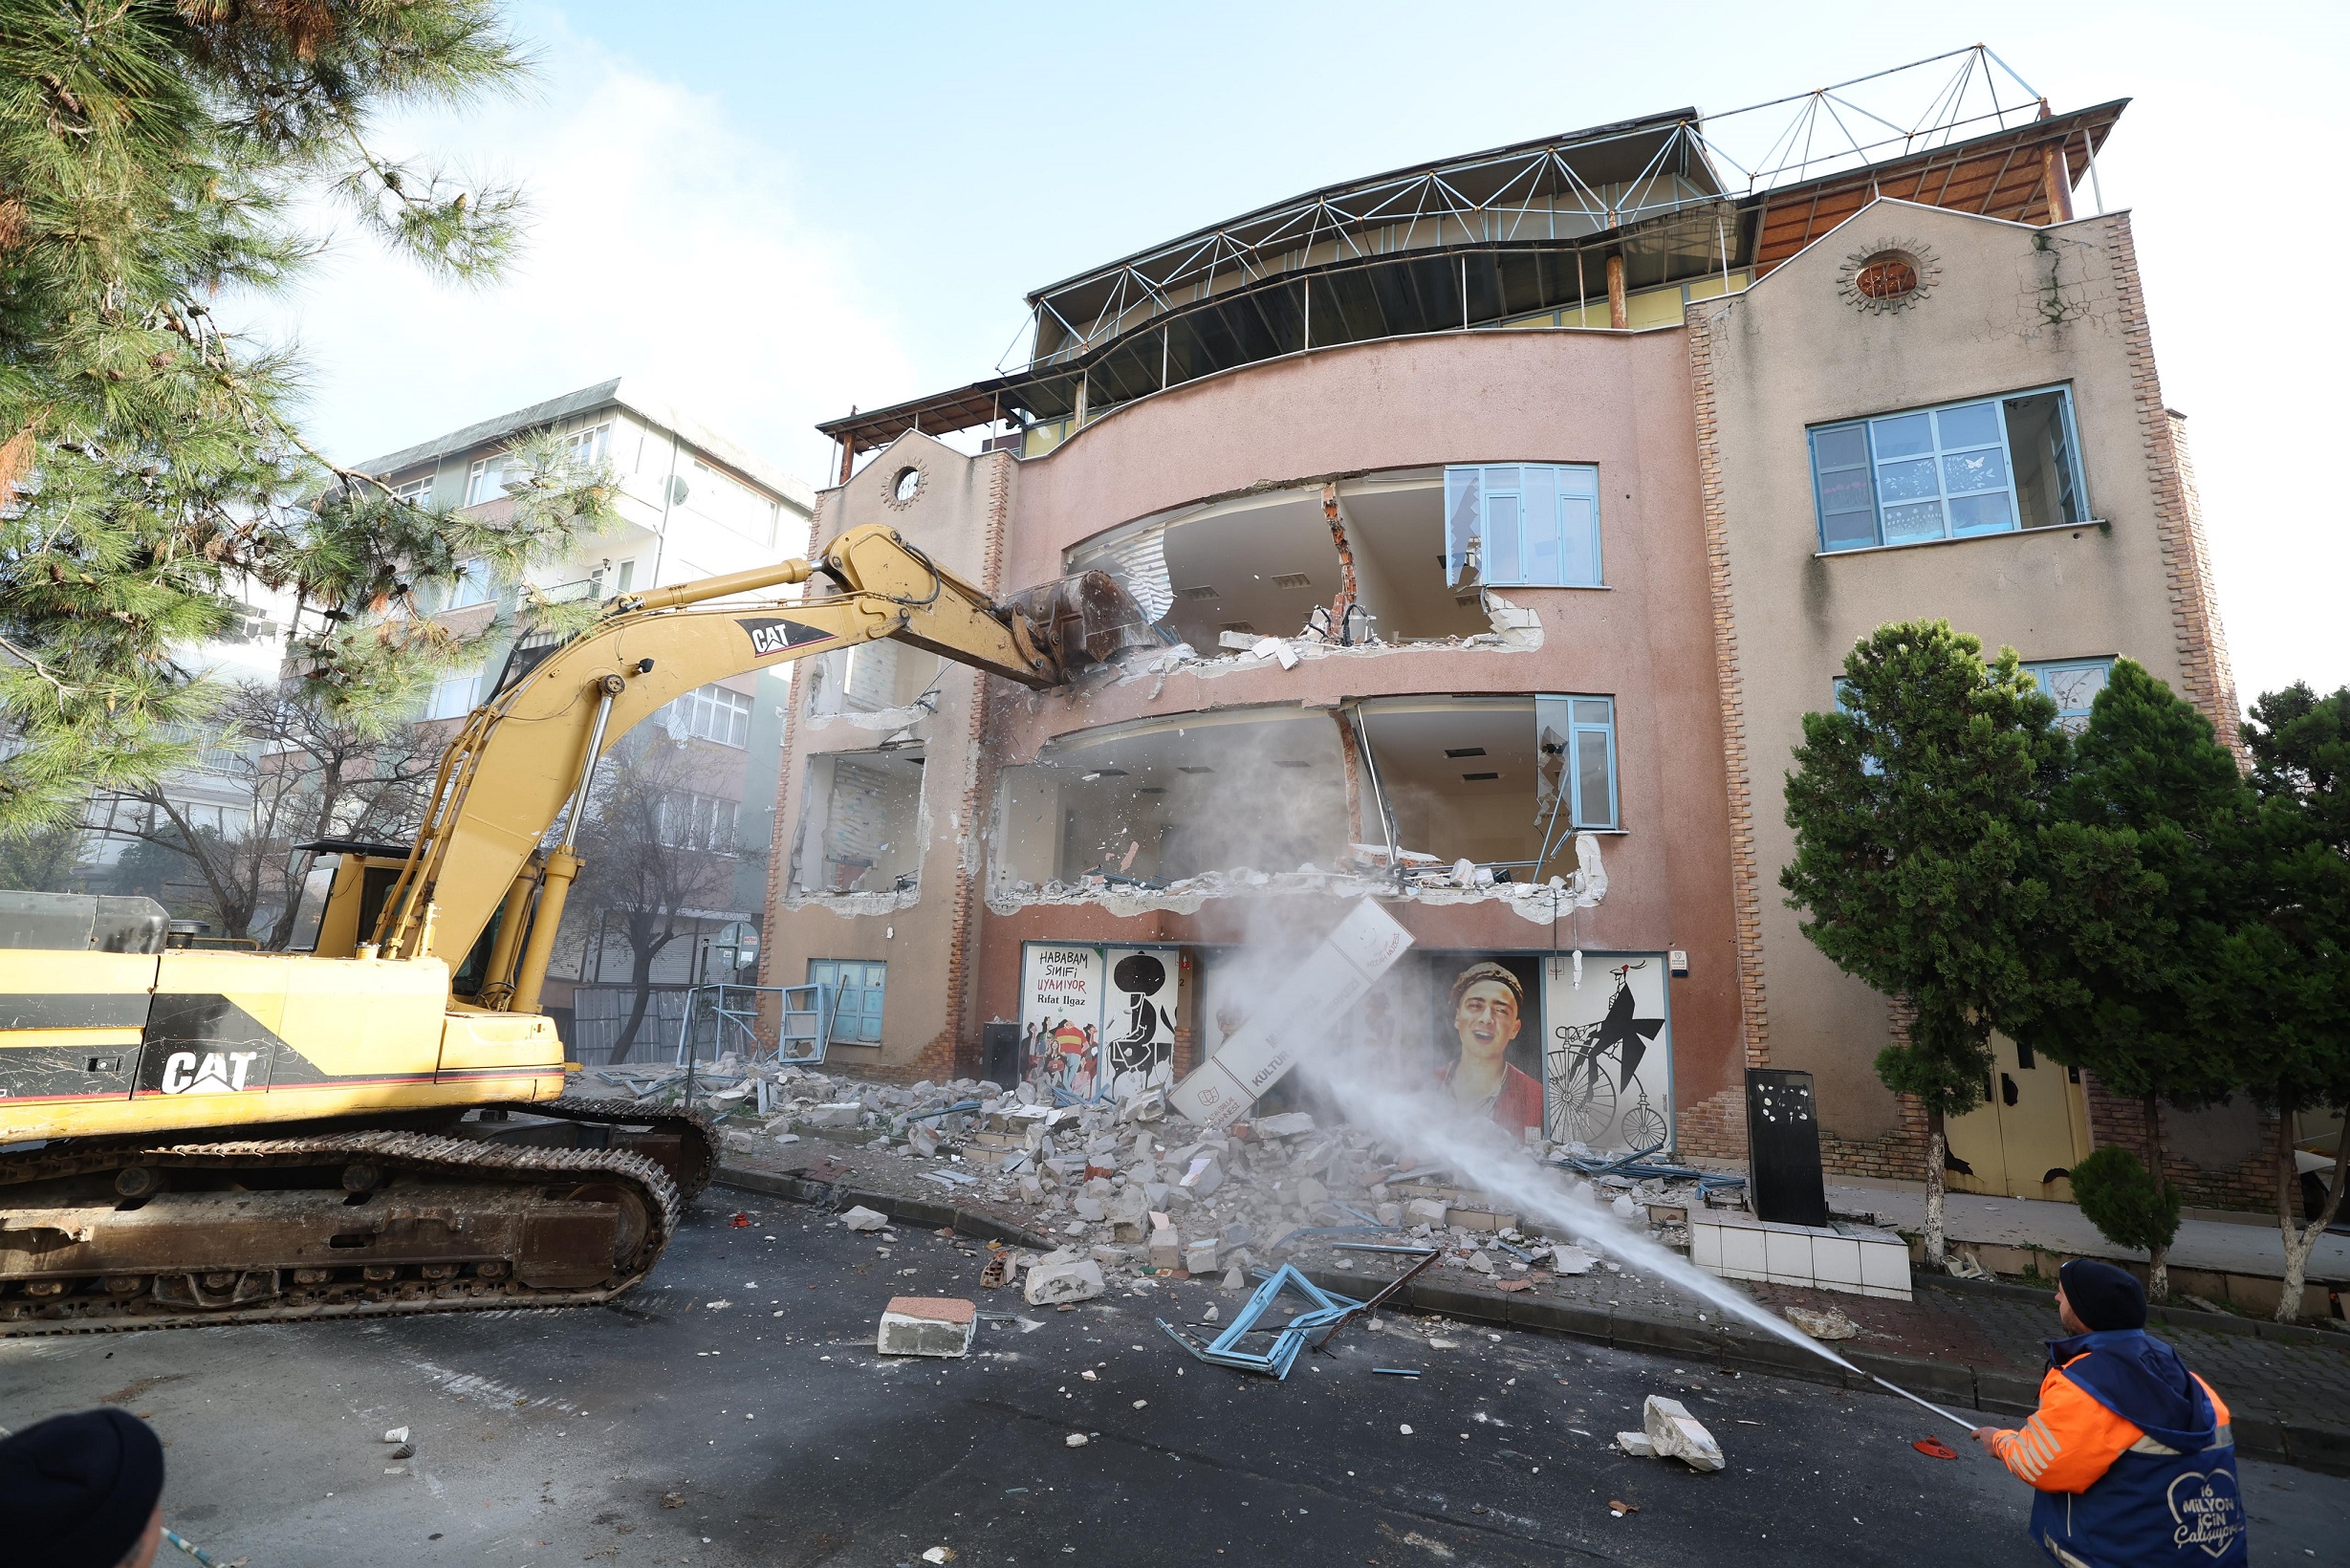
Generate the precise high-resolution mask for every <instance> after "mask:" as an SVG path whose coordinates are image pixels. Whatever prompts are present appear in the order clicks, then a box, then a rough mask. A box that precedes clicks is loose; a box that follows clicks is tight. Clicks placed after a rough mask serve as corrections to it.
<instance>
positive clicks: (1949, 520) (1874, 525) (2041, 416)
mask: <svg viewBox="0 0 2350 1568" xmlns="http://www.w3.org/2000/svg"><path fill="white" fill-rule="evenodd" d="M1810 436H1811V448H1812V495H1813V502H1814V505H1815V507H1816V508H1817V513H1818V518H1819V548H1820V549H1821V550H1822V551H1823V552H1826V551H1839V550H1866V549H1870V548H1873V547H1875V546H1878V545H1895V544H1925V543H1927V542H1929V541H1932V540H1937V539H1963V538H1969V537H1972V536H1974V535H1977V534H2011V533H2013V532H2015V531H2016V530H2018V529H2024V528H2056V527H2063V526H2067V525H2073V524H2078V523H2083V522H2086V521H2088V514H2087V509H2086V507H2085V506H2084V505H2083V504H2082V500H2081V495H2082V488H2081V482H2080V465H2079V462H2078V443H2077V442H2076V441H2075V439H2074V433H2073V408H2072V394H2071V393H2070V392H2069V391H2068V390H2067V389H2066V388H2064V387H2060V386H2059V387H2043V388H2040V389H2037V390H2034V391H2029V392H2016V393H2011V394H2009V395H2007V396H2005V397H1998V398H1981V399H1977V400H1975V401H1973V402H1970V403H1944V404H1942V405H1940V406H1937V407H1931V408H1913V409H1909V410H1906V411H1904V412H1902V413H1897V414H1882V415H1878V416H1876V417H1874V418H1870V419H1861V420H1847V421H1844V422H1842V423H1840V424H1836V425H1816V426H1814V427H1813V428H1812V430H1811V432H1810Z"/></svg>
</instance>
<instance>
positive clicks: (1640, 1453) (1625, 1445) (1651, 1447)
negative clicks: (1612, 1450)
mask: <svg viewBox="0 0 2350 1568" xmlns="http://www.w3.org/2000/svg"><path fill="white" fill-rule="evenodd" d="M1616 1447H1618V1448H1621V1449H1622V1450H1623V1451H1624V1452H1626V1453H1628V1454H1630V1455H1631V1456H1632V1457H1633V1458H1635V1459H1654V1458H1655V1457H1656V1456H1657V1446H1656V1445H1655V1444H1653V1443H1651V1442H1649V1441H1648V1434H1647V1433H1646V1432H1618V1433H1617V1434H1616Z"/></svg>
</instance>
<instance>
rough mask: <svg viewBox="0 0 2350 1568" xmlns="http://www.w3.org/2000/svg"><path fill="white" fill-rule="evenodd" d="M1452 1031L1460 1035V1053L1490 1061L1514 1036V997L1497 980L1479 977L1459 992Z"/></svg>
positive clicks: (1503, 1049) (1515, 1001)
mask: <svg viewBox="0 0 2350 1568" xmlns="http://www.w3.org/2000/svg"><path fill="white" fill-rule="evenodd" d="M1452 1030H1453V1033H1454V1034H1458V1035H1459V1036H1460V1037H1461V1055H1462V1056H1474V1057H1477V1058H1478V1059H1480V1060H1483V1061H1491V1060H1494V1059H1496V1058H1498V1057H1499V1056H1501V1054H1502V1053H1503V1052H1505V1051H1507V1050H1509V1049H1510V1042H1511V1041H1512V1040H1514V1039H1516V1038H1517V998H1516V997H1515V996H1514V995H1512V994H1511V991H1510V988H1509V987H1508V986H1505V985H1503V984H1502V983H1501V982H1500V981H1498V980H1480V981H1478V982H1477V983H1476V984H1475V985H1473V986H1471V987H1469V989H1468V990H1467V991H1463V992H1461V1005H1460V1006H1459V1007H1458V1008H1456V1009H1454V1010H1453V1013H1452Z"/></svg>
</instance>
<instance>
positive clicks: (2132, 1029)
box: [2016, 659, 2257, 1300]
mask: <svg viewBox="0 0 2350 1568" xmlns="http://www.w3.org/2000/svg"><path fill="white" fill-rule="evenodd" d="M2055 804H2056V809H2055V811H2054V813H2053V814H2052V817H2051V819H2050V821H2049V822H2048V823H2047V824H2045V825H2044V826H2043V827H2042V828H2041V830H2040V848H2041V853H2042V856H2043V858H2044V860H2043V865H2044V877H2045V880H2046V882H2047V884H2048V886H2049V889H2050V899H2049V903H2048V904H2047V906H2046V908H2045V910H2044V913H2043V928H2042V932H2041V934H2040V936H2039V938H2038V940H2036V941H2035V942H2034V943H2033V944H2032V945H2031V951H2032V952H2033V953H2034V956H2035V957H2036V958H2037V960H2038V961H2039V962H2040V963H2041V964H2042V966H2043V969H2042V973H2041V996H2040V1007H2039V1010H2038V1012H2037V1013H2036V1015H2034V1017H2032V1018H2030V1019H2028V1020H2026V1021H2024V1022H2023V1023H2021V1024H2020V1025H2019V1026H2018V1028H2017V1030H2016V1038H2017V1039H2018V1040H2019V1041H2020V1042H2021V1043H2023V1044H2025V1045H2028V1046H2030V1047H2032V1048H2033V1049H2034V1051H2039V1052H2043V1053H2045V1054H2046V1055H2048V1056H2052V1057H2054V1058H2055V1059H2056V1060H2057V1061H2060V1062H2063V1063H2065V1064H2066V1065H2068V1066H2072V1067H2078V1068H2081V1069H2084V1070H2085V1071H2088V1072H2092V1073H2095V1074H2096V1075H2097V1077H2098V1078H2099V1079H2100V1081H2101V1082H2102V1083H2103V1084H2104V1085H2105V1087H2107V1088H2108V1089H2111V1090H2112V1091H2114V1092H2115V1093H2117V1094H2121V1095H2125V1096H2129V1097H2132V1098H2135V1099H2136V1100H2139V1101H2140V1102H2141V1104H2142V1106H2143V1111H2144V1118H2145V1140H2146V1144H2145V1149H2144V1153H2143V1167H2142V1168H2143V1170H2144V1171H2145V1172H2146V1173H2147V1175H2148V1178H2149V1179H2150V1180H2151V1181H2152V1182H2153V1183H2154V1184H2155V1187H2156V1190H2157V1191H2158V1192H2160V1193H2162V1194H2165V1199H2164V1201H2165V1202H2167V1203H2168V1204H2169V1205H2170V1206H2171V1207H2172V1208H2173V1209H2175V1208H2176V1207H2177V1204H2178V1198H2177V1196H2176V1194H2175V1193H2172V1192H2171V1189H2170V1181H2169V1177H2168V1174H2167V1173H2166V1171H2165V1161H2164V1140H2163V1108H2164V1106H2165V1104H2168V1105H2174V1106H2179V1107H2181V1108H2186V1109H2192V1108H2196V1107H2200V1106H2205V1105H2209V1104H2214V1103H2217V1102H2218V1101H2221V1100H2226V1099H2227V1098H2228V1097H2229V1095H2230V1092H2231V1091H2233V1090H2235V1089H2236V1088H2237V1087H2238V1086H2239V1083H2240V1078H2239V1074H2238V1064H2239V1062H2240V1061H2241V1060H2242V1059H2243V1057H2244V1055H2245V1052H2246V1049H2247V1047H2248V1045H2249V1044H2250V1043H2251V1040H2250V1036H2249V1035H2248V1034H2247V1027H2248V1024H2249V1023H2250V1020H2249V1019H2248V1018H2247V1017H2245V1016H2242V1015H2232V1016H2231V1015H2230V1014H2229V1013H2227V1012H2226V1011H2225V1010H2222V1009H2215V1008H2214V1006H2213V1002H2214V997H2213V995H2212V973H2213V971H2212V963H2213V960H2214V958H2215V957H2216V956H2217V954H2218V952H2219V949H2220V947H2221V946H2222V945H2223V944H2224V943H2225V942H2226V941H2227V939H2228V937H2229V935H2230V932H2232V931H2233V930H2234V929H2235V928H2236V926H2238V924H2239V923H2240V922H2241V921H2242V919H2243V918H2244V914H2245V910H2246V908H2247V904H2246V899H2247V895H2248V892H2249V889H2250V886H2251V883H2250V882H2248V875H2249V874H2250V873H2251V872H2252V870H2253V868H2254V867H2255V866H2256V863H2257V856H2255V855H2253V854H2252V850H2251V835H2250V828H2251V823H2252V815H2253V809H2254V808H2253V801H2252V791H2251V789H2250V787H2249V786H2248V785H2247V784H2246V783H2245V781H2244V778H2243V776H2242V774H2241V773H2238V771H2237V768H2236V760H2235V757H2234V756H2233V755H2232V754H2231V753H2230V751H2228V749H2227V748H2226V747H2224V746H2222V745H2220V743H2219V739H2218V737H2217V735H2216V734H2215V733H2214V732H2213V730H2212V729H2211V724H2210V721H2209V720H2208V719H2206V718H2205V717H2204V716H2203V715H2202V714H2201V713H2199V712H2197V711H2196V710H2195V709H2194V708H2192V707H2191V706H2189V705H2188V704H2187V702H2186V701H2184V700H2183V699H2181V698H2180V697H2179V696H2178V695H2177V694H2176V693H2175V692H2173V691H2172V690H2171V689H2170V688H2169V687H2168V686H2165V685H2164V684H2163V683H2162V682H2161V681H2158V680H2156V679H2155V678H2154V677H2153V676H2152V675H2150V674H2148V673H2147V672H2146V671H2145V669H2144V668H2143V667H2142V666H2141V665H2139V664H2134V663H2132V662H2131V661H2129V660H2127V659H2123V660H2119V661H2117V662H2116V663H2115V664H2114V668H2113V675H2112V678H2111V680H2110V681H2109V682H2108V683H2107V685H2106V687H2105V689H2104V690H2103V691H2102V692H2100V693H2099V694H2098V699H2097V702H2096V705H2095V706H2094V707H2093V708H2091V709H2090V715H2089V723H2088V727H2087V728H2086V729H2084V730H2082V731H2081V733H2080V734H2079V736H2078V737H2077V739H2076V741H2075V743H2074V747H2073V756H2072V767H2071V771H2070V773H2069V774H2068V775H2067V777H2066V778H2065V780H2064V783H2063V785H2062V786H2061V787H2060V788H2059V789H2058V790H2057V791H2056V797H2055ZM2252 1027H2254V1028H2255V1029H2256V1026H2252ZM2075 1192H2076V1194H2077V1195H2078V1192H2079V1187H2078V1183H2077V1184H2076V1186H2075ZM2082 1201H2083V1203H2084V1205H2085V1204H2086V1202H2087V1200H2086V1199H2085V1198H2084V1199H2083V1200H2082ZM2143 1245H2144V1246H2146V1248H2147V1249H2148V1291H2149V1293H2150V1294H2151V1295H2152V1296H2154V1297H2155V1298H2156V1299H2157V1300H2161V1299H2163V1298H2164V1297H2165V1296H2168V1294H2169V1274H2168V1266H2167V1255H2168V1252H2169V1237H2168V1235H2167V1234H2162V1235H2155V1236H2153V1238H2152V1239H2150V1240H2147V1241H2144V1242H2143Z"/></svg>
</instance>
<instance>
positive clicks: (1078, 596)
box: [1002, 572, 1165, 676]
mask: <svg viewBox="0 0 2350 1568" xmlns="http://www.w3.org/2000/svg"><path fill="white" fill-rule="evenodd" d="M1002 602H1003V608H1005V609H1006V610H1009V611H1010V612H1012V618H1013V620H1012V625H1013V631H1014V635H1018V634H1019V633H1021V632H1022V631H1025V632H1026V633H1027V635H1028V636H1029V637H1031V638H1032V639H1034V642H1036V644H1037V649H1038V651H1039V652H1042V653H1043V654H1045V655H1046V656H1047V657H1049V658H1050V659H1051V660H1052V661H1053V664H1054V666H1055V668H1057V669H1058V670H1060V671H1061V673H1062V674H1063V675H1064V676H1067V675H1072V674H1075V673H1076V672H1077V670H1079V669H1081V668H1083V667H1084V666H1085V665H1087V664H1108V663H1109V662H1110V661H1111V660H1113V659H1115V658H1117V657H1118V656H1119V655H1120V654H1121V653H1123V652H1125V651H1126V650H1127V649H1129V648H1158V647H1163V646H1164V645H1165V644H1164V641H1163V640H1162V639H1161V637H1160V636H1159V633H1158V632H1157V631H1156V630H1155V629H1154V628H1153V627H1152V625H1151V622H1150V617H1149V616H1147V615H1145V614H1144V613H1143V612H1142V606H1141V605H1140V604H1137V603H1136V602H1135V601H1134V599H1133V597H1132V596H1131V595H1129V594H1128V593H1127V592H1126V590H1125V589H1124V588H1122V587H1121V586H1119V582H1118V579H1117V578H1116V577H1111V576H1110V575H1109V574H1108V573H1107V572H1080V573H1078V574H1077V576H1075V577H1061V578H1059V579H1058V580H1056V581H1054V582H1047V583H1042V584H1039V585H1038V586H1036V587H1034V588H1024V589H1022V590H1021V591H1020V592H1018V593H1016V594H1012V595H1011V596H1009V597H1008V598H1006V599H1004V600H1003V601H1002ZM1023 621H1025V622H1026V624H1025V626H1023V625H1022V622H1023Z"/></svg>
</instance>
